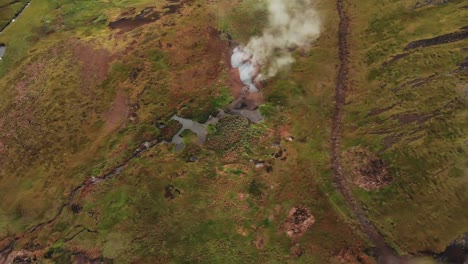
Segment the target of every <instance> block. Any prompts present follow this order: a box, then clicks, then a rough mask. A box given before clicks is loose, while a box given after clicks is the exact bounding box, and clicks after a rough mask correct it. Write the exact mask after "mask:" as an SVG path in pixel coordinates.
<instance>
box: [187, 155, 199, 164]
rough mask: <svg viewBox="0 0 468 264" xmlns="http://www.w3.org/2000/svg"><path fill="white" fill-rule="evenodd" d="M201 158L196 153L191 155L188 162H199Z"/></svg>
mask: <svg viewBox="0 0 468 264" xmlns="http://www.w3.org/2000/svg"><path fill="white" fill-rule="evenodd" d="M198 160H199V158H198V157H197V156H195V155H192V156H190V157H189V159H188V162H197V161H198Z"/></svg>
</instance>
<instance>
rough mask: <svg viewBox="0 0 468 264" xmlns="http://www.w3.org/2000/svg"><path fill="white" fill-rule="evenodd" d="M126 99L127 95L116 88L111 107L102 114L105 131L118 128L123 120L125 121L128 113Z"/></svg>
mask: <svg viewBox="0 0 468 264" xmlns="http://www.w3.org/2000/svg"><path fill="white" fill-rule="evenodd" d="M127 101H128V100H127V95H126V94H125V92H124V91H122V90H118V91H117V95H116V96H115V99H114V102H113V104H112V108H111V109H110V110H109V111H107V113H105V114H104V120H105V121H106V124H105V131H106V132H108V131H111V130H114V129H116V128H118V127H119V126H120V125H121V124H122V123H123V122H125V120H126V118H127V116H128V113H129V110H128V106H127Z"/></svg>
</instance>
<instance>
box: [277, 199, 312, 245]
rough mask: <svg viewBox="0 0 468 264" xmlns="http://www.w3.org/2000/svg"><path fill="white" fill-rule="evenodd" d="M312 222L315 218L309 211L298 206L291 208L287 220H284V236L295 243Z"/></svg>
mask: <svg viewBox="0 0 468 264" xmlns="http://www.w3.org/2000/svg"><path fill="white" fill-rule="evenodd" d="M314 222H315V218H314V216H313V215H312V213H311V211H310V210H309V209H308V208H306V207H304V206H298V207H293V208H292V209H291V210H290V211H289V213H288V218H287V219H286V221H285V223H284V225H283V228H284V231H285V232H286V235H288V237H289V238H291V240H293V241H297V240H298V239H299V238H301V237H302V236H303V235H304V234H305V232H306V231H307V230H308V229H309V228H310V227H311V226H312V224H313V223H314Z"/></svg>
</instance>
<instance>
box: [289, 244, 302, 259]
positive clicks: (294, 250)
mask: <svg viewBox="0 0 468 264" xmlns="http://www.w3.org/2000/svg"><path fill="white" fill-rule="evenodd" d="M289 252H291V255H292V256H295V257H300V256H302V254H303V251H302V248H301V246H300V245H299V243H296V244H294V245H293V246H292V247H291V248H290V249H289Z"/></svg>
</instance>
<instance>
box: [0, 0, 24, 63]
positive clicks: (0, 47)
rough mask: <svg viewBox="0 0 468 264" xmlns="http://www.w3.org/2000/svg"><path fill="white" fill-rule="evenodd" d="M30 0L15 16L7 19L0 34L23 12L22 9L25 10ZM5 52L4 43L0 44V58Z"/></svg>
mask: <svg viewBox="0 0 468 264" xmlns="http://www.w3.org/2000/svg"><path fill="white" fill-rule="evenodd" d="M31 2H32V0H30V1H29V2H27V3H26V4H25V5H24V6H23V7H22V8H21V9H20V10H19V11H18V12H17V13H16V14H15V16H14V17H13V18H12V19H11V20H10V21H8V23H7V24H6V25H5V26H3V28H1V29H0V34H2V33H3V31H5V30H6V29H7V28H8V27H9V26H10V25H11V24H12V23H13V22H15V21H16V20H17V19H18V18H19V17H20V16H21V15H22V14H23V13H24V10H26V8H27V7H28V6H29V5H30V4H31ZM5 52H6V45H5V44H3V43H2V44H0V60H1V59H2V58H3V55H5Z"/></svg>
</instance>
